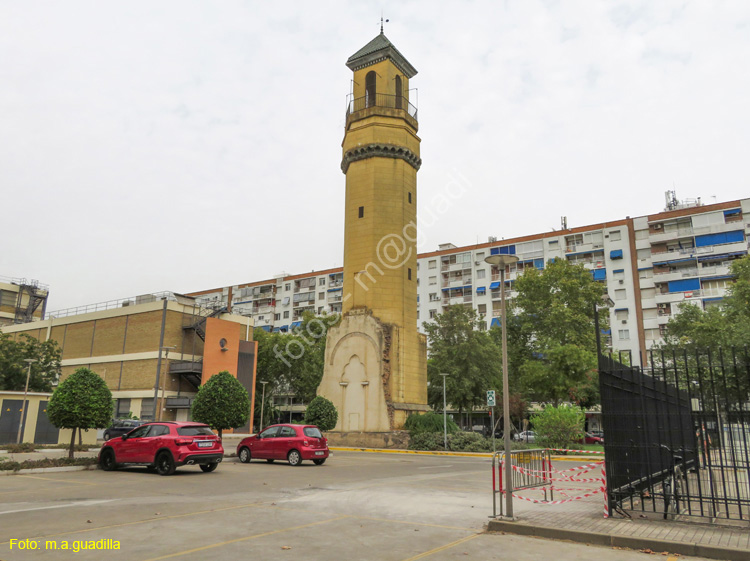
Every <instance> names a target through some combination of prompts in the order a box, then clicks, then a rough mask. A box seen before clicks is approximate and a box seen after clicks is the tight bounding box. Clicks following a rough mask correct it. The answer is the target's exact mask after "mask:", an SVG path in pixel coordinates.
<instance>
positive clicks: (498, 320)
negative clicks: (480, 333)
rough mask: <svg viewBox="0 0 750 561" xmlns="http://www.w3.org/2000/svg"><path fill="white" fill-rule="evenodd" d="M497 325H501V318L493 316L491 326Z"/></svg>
mask: <svg viewBox="0 0 750 561" xmlns="http://www.w3.org/2000/svg"><path fill="white" fill-rule="evenodd" d="M496 325H497V326H498V327H500V319H499V318H492V321H491V322H490V327H495V326H496Z"/></svg>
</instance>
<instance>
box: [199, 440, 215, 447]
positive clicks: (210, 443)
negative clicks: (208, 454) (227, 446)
mask: <svg viewBox="0 0 750 561" xmlns="http://www.w3.org/2000/svg"><path fill="white" fill-rule="evenodd" d="M213 445H214V443H213V442H211V441H210V440H204V441H202V442H199V443H198V448H211V446H213Z"/></svg>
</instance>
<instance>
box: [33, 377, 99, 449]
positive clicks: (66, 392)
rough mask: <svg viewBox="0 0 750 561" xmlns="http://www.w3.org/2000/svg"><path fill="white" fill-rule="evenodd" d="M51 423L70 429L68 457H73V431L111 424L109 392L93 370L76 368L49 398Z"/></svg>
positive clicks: (74, 434)
mask: <svg viewBox="0 0 750 561" xmlns="http://www.w3.org/2000/svg"><path fill="white" fill-rule="evenodd" d="M47 416H48V417H49V420H50V422H51V423H52V424H53V425H55V426H56V427H57V428H60V429H71V436H70V450H69V452H68V457H69V458H72V457H73V451H74V449H75V443H76V429H101V428H104V427H108V426H109V423H110V422H111V421H112V392H111V391H109V388H108V387H107V383H106V382H105V381H104V380H103V379H102V378H101V376H99V374H97V373H96V372H94V371H93V370H89V369H88V368H79V369H78V370H76V371H75V372H73V374H71V375H70V376H69V377H68V378H66V379H65V381H63V382H62V383H61V384H60V385H59V386H57V389H56V390H55V392H54V393H53V394H52V398H51V399H50V400H49V404H48V405H47Z"/></svg>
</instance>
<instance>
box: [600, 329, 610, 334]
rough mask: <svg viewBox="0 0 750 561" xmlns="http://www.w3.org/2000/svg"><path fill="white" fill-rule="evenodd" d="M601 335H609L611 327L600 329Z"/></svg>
mask: <svg viewBox="0 0 750 561" xmlns="http://www.w3.org/2000/svg"><path fill="white" fill-rule="evenodd" d="M600 331H601V332H602V335H611V334H612V330H611V329H601V330H600Z"/></svg>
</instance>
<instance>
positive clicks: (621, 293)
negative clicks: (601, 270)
mask: <svg viewBox="0 0 750 561" xmlns="http://www.w3.org/2000/svg"><path fill="white" fill-rule="evenodd" d="M626 298H627V294H626V293H625V289H624V288H618V289H617V290H615V300H625V299H626Z"/></svg>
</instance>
